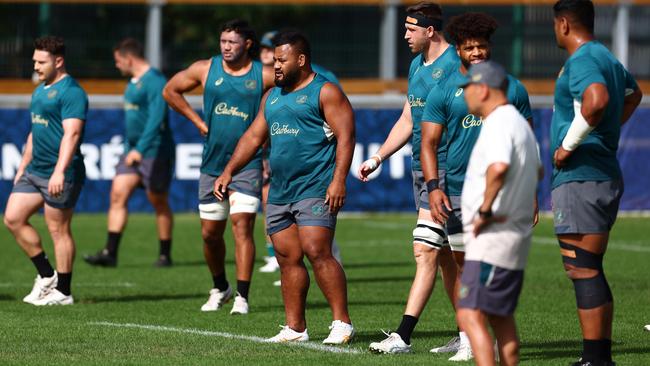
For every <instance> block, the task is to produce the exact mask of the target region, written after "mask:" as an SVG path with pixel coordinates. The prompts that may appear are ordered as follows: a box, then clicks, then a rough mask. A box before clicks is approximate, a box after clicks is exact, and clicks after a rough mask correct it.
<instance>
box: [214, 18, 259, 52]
mask: <svg viewBox="0 0 650 366" xmlns="http://www.w3.org/2000/svg"><path fill="white" fill-rule="evenodd" d="M223 32H235V33H237V34H239V35H240V36H242V38H244V40H251V42H252V45H251V48H249V49H248V56H249V57H251V58H253V59H257V58H258V57H259V55H260V42H259V41H258V39H257V35H256V34H255V30H254V29H253V28H252V27H251V26H250V24H248V22H247V21H245V20H243V19H232V20H229V21H227V22H225V23H224V24H223V25H222V26H221V33H223Z"/></svg>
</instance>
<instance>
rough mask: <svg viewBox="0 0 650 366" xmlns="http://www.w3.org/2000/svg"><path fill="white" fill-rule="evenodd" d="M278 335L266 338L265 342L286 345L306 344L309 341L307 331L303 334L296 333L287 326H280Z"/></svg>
mask: <svg viewBox="0 0 650 366" xmlns="http://www.w3.org/2000/svg"><path fill="white" fill-rule="evenodd" d="M280 328H281V329H280V333H278V334H276V335H275V336H273V337H271V338H268V339H267V340H266V342H268V343H287V342H307V341H308V340H309V335H308V334H307V329H305V330H304V331H303V332H296V331H295V330H293V329H291V328H289V326H288V325H281V326H280Z"/></svg>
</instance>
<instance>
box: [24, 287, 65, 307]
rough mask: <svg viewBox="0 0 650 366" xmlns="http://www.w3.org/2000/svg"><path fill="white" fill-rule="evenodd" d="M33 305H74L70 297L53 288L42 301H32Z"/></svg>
mask: <svg viewBox="0 0 650 366" xmlns="http://www.w3.org/2000/svg"><path fill="white" fill-rule="evenodd" d="M33 304H34V305H36V306H46V305H72V304H74V299H73V298H72V295H64V294H63V293H62V292H61V291H59V290H57V289H56V288H53V289H52V290H51V291H50V292H48V293H47V295H45V296H44V297H43V298H42V299H39V300H36V301H34V302H33Z"/></svg>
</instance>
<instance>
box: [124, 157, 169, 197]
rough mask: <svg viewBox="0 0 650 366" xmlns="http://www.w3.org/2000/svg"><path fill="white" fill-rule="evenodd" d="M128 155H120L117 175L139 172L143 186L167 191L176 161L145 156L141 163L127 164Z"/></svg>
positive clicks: (157, 190) (151, 189) (154, 190)
mask: <svg viewBox="0 0 650 366" xmlns="http://www.w3.org/2000/svg"><path fill="white" fill-rule="evenodd" d="M125 158H126V156H124V155H123V156H122V157H120V161H119V162H118V163H117V166H116V167H115V175H120V174H137V175H138V176H140V178H141V179H142V186H143V187H144V189H146V190H147V191H151V192H154V193H165V192H168V191H169V186H170V185H171V182H172V175H173V166H174V161H173V160H171V159H164V158H144V159H142V161H141V162H140V163H139V164H135V165H132V166H128V165H126V162H125V160H124V159H125Z"/></svg>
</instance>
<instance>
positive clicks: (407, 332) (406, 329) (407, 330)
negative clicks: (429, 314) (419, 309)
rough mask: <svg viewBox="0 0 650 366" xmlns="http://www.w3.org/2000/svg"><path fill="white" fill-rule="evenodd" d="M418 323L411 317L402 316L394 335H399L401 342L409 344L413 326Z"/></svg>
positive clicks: (416, 319)
mask: <svg viewBox="0 0 650 366" xmlns="http://www.w3.org/2000/svg"><path fill="white" fill-rule="evenodd" d="M417 323H418V318H416V317H414V316H411V315H404V316H402V322H401V323H400V325H399V328H397V331H395V333H397V334H399V336H400V337H402V340H403V341H404V343H406V344H411V334H413V329H415V325H416V324H417Z"/></svg>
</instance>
